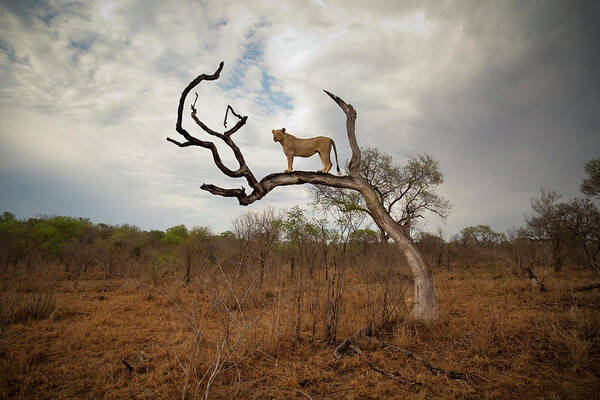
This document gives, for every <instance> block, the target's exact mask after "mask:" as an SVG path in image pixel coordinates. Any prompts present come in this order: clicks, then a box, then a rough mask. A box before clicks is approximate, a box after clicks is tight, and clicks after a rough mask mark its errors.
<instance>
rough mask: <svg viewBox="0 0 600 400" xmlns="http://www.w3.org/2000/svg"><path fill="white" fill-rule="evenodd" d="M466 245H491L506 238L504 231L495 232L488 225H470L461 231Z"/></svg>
mask: <svg viewBox="0 0 600 400" xmlns="http://www.w3.org/2000/svg"><path fill="white" fill-rule="evenodd" d="M460 234H461V236H462V242H463V244H465V245H477V246H481V247H489V246H492V245H494V244H499V243H501V242H503V241H505V240H506V235H505V234H504V233H499V232H495V231H494V230H493V229H492V228H490V227H489V226H488V225H477V226H468V227H466V228H464V229H463V230H461V231H460Z"/></svg>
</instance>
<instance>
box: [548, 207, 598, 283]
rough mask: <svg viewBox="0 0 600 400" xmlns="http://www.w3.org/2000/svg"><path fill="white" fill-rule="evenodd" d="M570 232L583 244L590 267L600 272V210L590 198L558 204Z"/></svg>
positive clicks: (595, 272)
mask: <svg viewBox="0 0 600 400" xmlns="http://www.w3.org/2000/svg"><path fill="white" fill-rule="evenodd" d="M558 207H559V209H560V213H561V217H562V221H563V224H564V226H565V228H566V230H567V232H568V233H570V234H571V235H573V236H574V237H575V239H577V241H578V242H579V243H580V244H581V245H582V247H583V250H584V251H585V254H586V256H587V259H588V263H589V266H590V269H591V270H592V271H593V272H594V274H595V275H598V274H600V260H598V254H599V253H600V211H598V207H596V206H595V205H594V203H592V202H591V201H590V200H589V199H573V200H571V201H569V202H568V203H561V204H559V205H558Z"/></svg>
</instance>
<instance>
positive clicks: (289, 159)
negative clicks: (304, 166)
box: [285, 154, 294, 172]
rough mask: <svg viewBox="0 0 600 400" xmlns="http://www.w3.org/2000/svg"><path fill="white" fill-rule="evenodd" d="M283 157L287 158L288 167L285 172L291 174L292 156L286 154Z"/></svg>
mask: <svg viewBox="0 0 600 400" xmlns="http://www.w3.org/2000/svg"><path fill="white" fill-rule="evenodd" d="M285 156H286V157H287V162H288V167H287V169H286V170H285V172H292V164H293V163H294V156H293V155H291V154H286V155H285Z"/></svg>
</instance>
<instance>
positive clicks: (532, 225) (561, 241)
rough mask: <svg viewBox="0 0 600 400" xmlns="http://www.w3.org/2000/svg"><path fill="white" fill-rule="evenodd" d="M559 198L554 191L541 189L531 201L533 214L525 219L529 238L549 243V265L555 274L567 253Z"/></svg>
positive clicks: (565, 234)
mask: <svg viewBox="0 0 600 400" xmlns="http://www.w3.org/2000/svg"><path fill="white" fill-rule="evenodd" d="M561 197H562V196H561V195H560V194H558V193H557V192H556V191H555V190H552V189H547V190H544V189H542V190H541V195H540V197H539V198H534V199H531V208H532V209H533V213H532V214H531V215H529V216H526V217H525V221H526V222H527V228H528V232H529V237H530V238H532V239H535V240H542V241H548V242H549V243H550V263H551V264H552V265H553V267H554V271H556V272H558V271H560V270H561V268H562V264H563V260H564V258H565V256H566V251H567V250H566V246H565V241H566V237H567V233H566V231H565V226H564V224H563V221H562V213H561V210H560V207H559V200H560V198H561Z"/></svg>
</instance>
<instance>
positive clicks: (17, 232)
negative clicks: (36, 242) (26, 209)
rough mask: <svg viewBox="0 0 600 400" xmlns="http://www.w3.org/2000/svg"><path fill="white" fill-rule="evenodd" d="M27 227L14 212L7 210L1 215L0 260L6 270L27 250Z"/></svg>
mask: <svg viewBox="0 0 600 400" xmlns="http://www.w3.org/2000/svg"><path fill="white" fill-rule="evenodd" d="M24 234H25V228H24V226H23V224H22V223H21V222H20V221H19V220H17V218H16V217H15V215H14V214H12V213H9V212H8V211H5V212H4V213H3V214H2V216H0V244H1V245H0V262H1V263H2V265H3V266H4V270H5V271H6V270H7V269H8V266H9V265H10V264H16V263H17V262H18V261H19V259H21V257H22V256H23V253H24V250H25V235H24Z"/></svg>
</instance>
